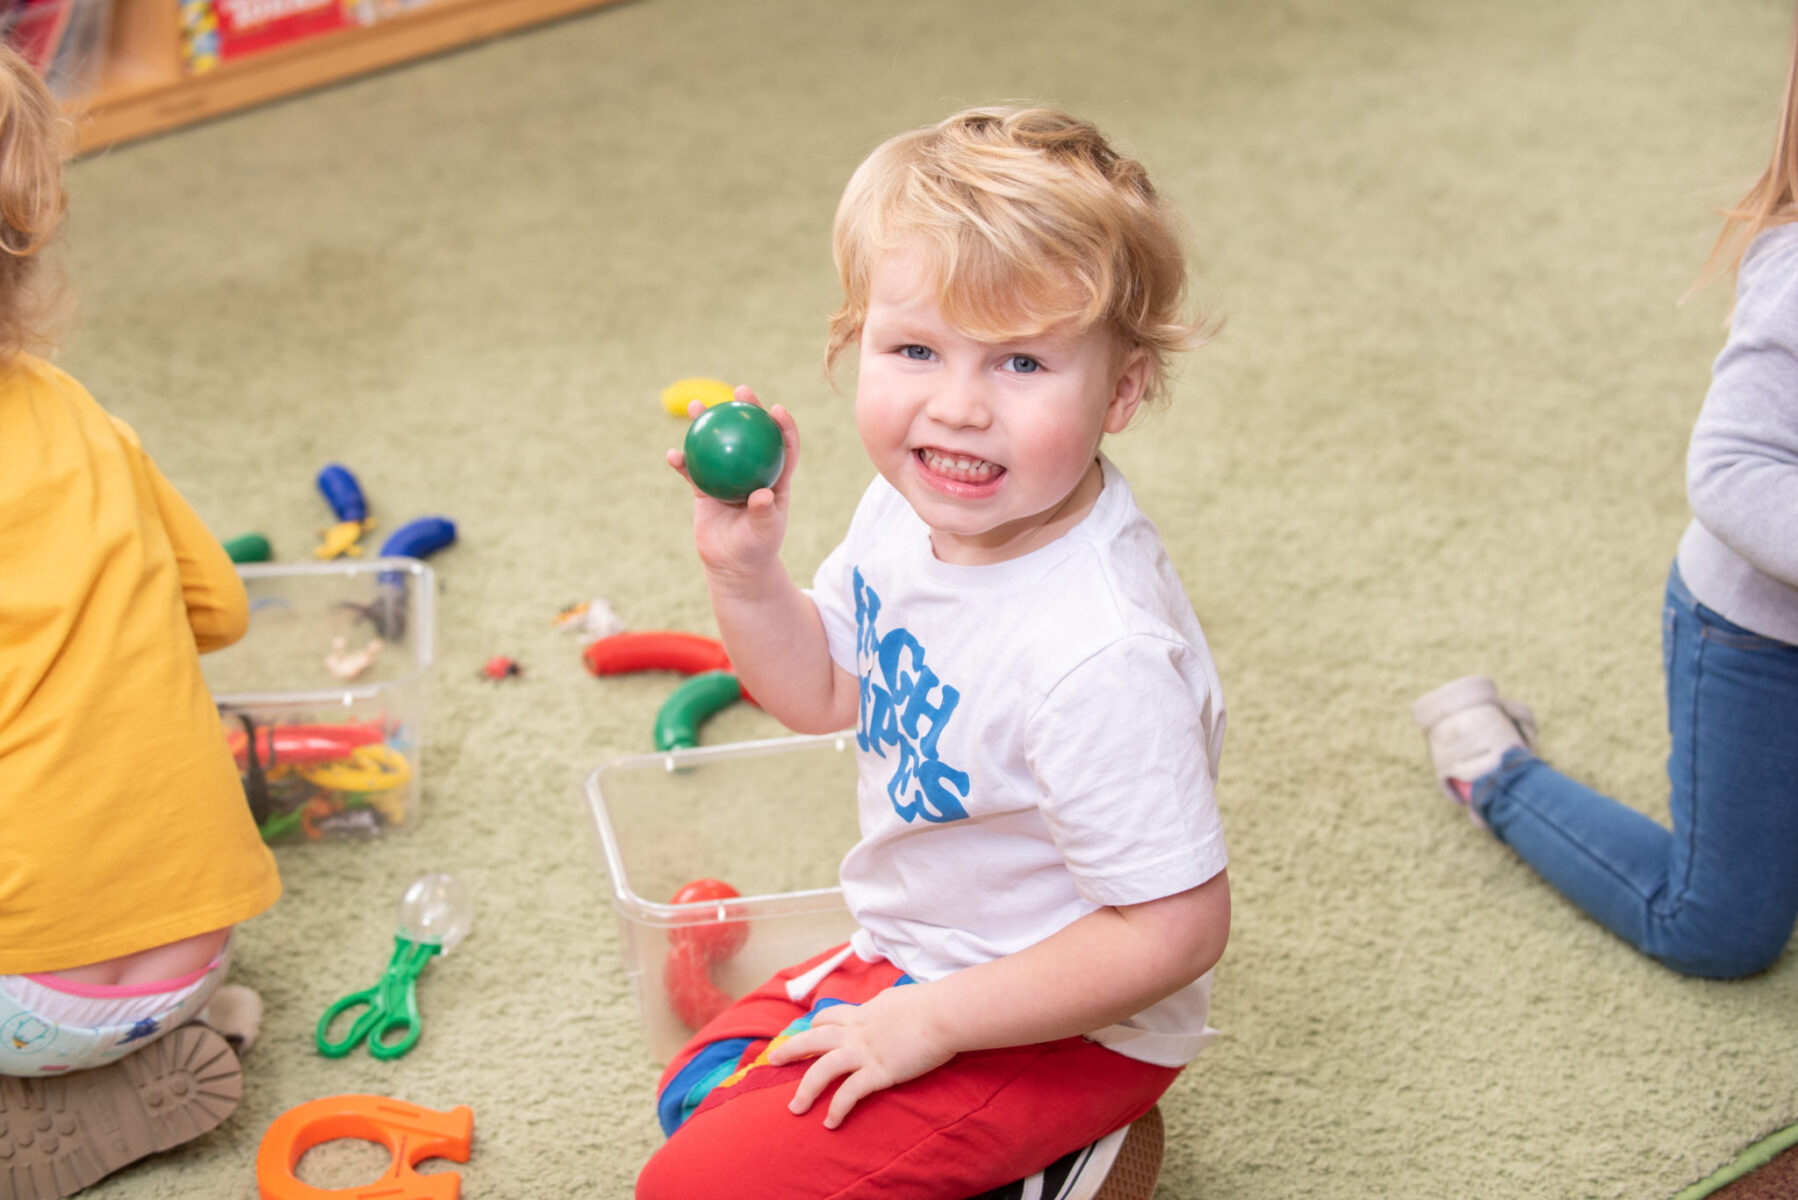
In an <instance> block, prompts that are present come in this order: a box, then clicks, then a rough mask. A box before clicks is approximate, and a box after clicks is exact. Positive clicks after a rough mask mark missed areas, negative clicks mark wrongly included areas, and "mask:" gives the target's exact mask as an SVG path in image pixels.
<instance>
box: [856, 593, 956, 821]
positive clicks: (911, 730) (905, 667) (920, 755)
mask: <svg viewBox="0 0 1798 1200" xmlns="http://www.w3.org/2000/svg"><path fill="white" fill-rule="evenodd" d="M854 585H855V661H856V670H857V673H858V674H859V675H860V676H861V691H862V695H861V706H860V709H861V712H860V718H859V721H858V724H857V727H856V731H855V744H856V745H857V746H859V747H861V748H862V749H863V750H866V751H869V752H871V753H874V754H877V755H879V756H880V757H881V758H886V757H888V754H887V752H888V751H889V750H891V751H893V758H894V759H895V762H894V764H893V775H892V778H891V779H889V780H888V781H887V798H888V799H889V800H891V801H892V802H893V811H894V812H896V813H898V814H899V815H900V816H901V817H903V818H905V819H906V820H907V821H910V820H912V819H914V818H916V817H923V818H924V819H925V820H926V821H939V822H940V821H959V820H962V819H963V818H965V817H966V816H967V815H968V810H967V809H966V808H964V807H962V801H963V800H965V799H967V796H968V773H967V772H966V771H958V770H956V769H955V768H954V767H951V766H950V765H949V764H947V763H945V762H944V761H943V760H942V759H941V758H939V757H937V751H936V743H937V738H938V737H939V736H940V735H941V734H942V732H943V726H945V725H947V724H948V723H949V717H950V716H951V715H952V714H953V713H954V712H955V706H956V705H957V704H959V703H960V702H961V693H960V692H959V691H957V690H956V689H954V688H952V687H950V686H949V685H948V684H946V683H944V682H942V681H941V680H940V679H938V678H937V676H936V672H935V671H933V670H931V669H930V668H929V667H928V666H926V665H925V664H924V647H923V645H921V644H920V643H919V641H918V639H917V638H915V637H913V636H912V634H911V631H910V630H908V629H893V630H889V631H888V632H887V633H886V634H885V636H882V635H881V633H880V631H879V629H878V628H877V627H876V626H875V619H876V618H877V617H879V616H880V594H879V593H878V592H876V591H875V590H874V589H873V588H871V587H869V586H868V585H867V583H866V582H864V581H863V579H862V573H861V570H860V569H859V568H857V569H856V571H855V580H854Z"/></svg>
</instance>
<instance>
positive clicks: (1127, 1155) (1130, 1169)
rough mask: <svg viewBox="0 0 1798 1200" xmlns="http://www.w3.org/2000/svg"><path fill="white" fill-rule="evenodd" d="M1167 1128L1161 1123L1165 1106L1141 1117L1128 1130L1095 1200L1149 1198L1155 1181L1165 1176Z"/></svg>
mask: <svg viewBox="0 0 1798 1200" xmlns="http://www.w3.org/2000/svg"><path fill="white" fill-rule="evenodd" d="M1166 1144H1167V1132H1166V1130H1165V1128H1164V1127H1163V1125H1162V1123H1161V1106H1160V1105H1156V1106H1155V1107H1154V1108H1151V1109H1150V1110H1149V1111H1148V1112H1146V1113H1144V1114H1143V1115H1142V1116H1140V1117H1138V1118H1137V1119H1136V1121H1135V1123H1134V1124H1132V1125H1131V1126H1130V1128H1129V1130H1128V1132H1126V1133H1125V1134H1124V1142H1123V1144H1122V1145H1121V1146H1119V1147H1118V1156H1117V1158H1116V1159H1114V1160H1113V1161H1112V1164H1111V1170H1110V1171H1109V1172H1107V1174H1106V1176H1105V1182H1104V1184H1102V1185H1101V1186H1100V1188H1099V1190H1098V1192H1096V1193H1095V1194H1094V1195H1093V1200H1149V1197H1151V1196H1153V1195H1154V1194H1155V1181H1156V1180H1157V1179H1159V1178H1161V1155H1162V1152H1163V1150H1164V1149H1165V1148H1166Z"/></svg>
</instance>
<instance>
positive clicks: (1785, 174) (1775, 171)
mask: <svg viewBox="0 0 1798 1200" xmlns="http://www.w3.org/2000/svg"><path fill="white" fill-rule="evenodd" d="M1792 221H1798V23H1795V24H1794V26H1793V33H1792V48H1791V53H1790V55H1789V56H1788V61H1787V64H1786V89H1785V101H1784V103H1783V104H1782V105H1781V106H1780V110H1779V131H1778V133H1776V134H1775V135H1774V138H1773V157H1772V159H1771V161H1769V162H1768V163H1767V169H1766V170H1765V171H1762V172H1761V177H1760V178H1759V179H1757V180H1755V181H1754V186H1753V187H1751V188H1749V189H1748V194H1747V195H1745V196H1743V197H1742V198H1741V199H1740V200H1738V201H1736V203H1735V204H1734V205H1733V206H1731V207H1729V208H1726V209H1724V210H1723V229H1722V230H1721V231H1720V232H1719V233H1718V234H1717V240H1716V242H1715V243H1714V244H1713V245H1712V246H1711V252H1710V256H1709V257H1708V258H1706V259H1705V262H1704V267H1703V269H1702V270H1701V271H1699V273H1698V282H1697V283H1695V284H1693V285H1692V291H1694V292H1695V291H1697V290H1698V289H1699V288H1701V287H1703V286H1704V285H1705V284H1707V283H1711V282H1712V281H1714V280H1717V279H1720V278H1722V277H1723V276H1725V275H1728V274H1729V273H1730V272H1731V271H1733V270H1735V269H1736V267H1737V266H1739V265H1740V264H1741V261H1742V255H1744V254H1746V253H1747V252H1748V244H1749V243H1750V242H1752V241H1754V239H1755V235H1757V234H1759V233H1760V232H1761V231H1762V230H1763V229H1766V228H1768V227H1769V226H1773V225H1785V224H1789V223H1790V222H1792ZM1690 294H1691V293H1690V292H1688V293H1687V295H1688V296H1689V295H1690Z"/></svg>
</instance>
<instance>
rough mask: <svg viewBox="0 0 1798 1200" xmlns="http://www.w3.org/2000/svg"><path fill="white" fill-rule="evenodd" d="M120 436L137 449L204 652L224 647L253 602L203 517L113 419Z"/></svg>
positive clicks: (245, 624)
mask: <svg viewBox="0 0 1798 1200" xmlns="http://www.w3.org/2000/svg"><path fill="white" fill-rule="evenodd" d="M110 420H111V421H112V425H113V428H114V429H115V430H117V431H118V434H119V438H120V440H121V441H123V442H124V443H125V444H126V445H127V446H129V447H130V448H131V449H132V450H133V451H135V455H134V457H135V459H136V462H135V464H134V466H135V467H136V469H137V471H138V472H139V475H140V478H141V480H142V486H143V487H144V489H145V490H146V491H147V492H148V494H149V497H150V501H151V503H152V504H153V505H154V506H155V511H156V513H157V514H158V515H159V516H160V517H161V519H162V528H163V531H164V532H165V533H166V534H167V535H168V539H169V547H170V549H171V550H172V551H173V552H174V555H175V566H176V569H177V570H178V571H179V573H180V576H181V598H182V600H183V601H184V602H185V603H186V605H187V623H188V625H189V626H190V627H191V628H192V629H193V631H194V642H195V644H196V645H197V647H198V648H199V651H200V653H201V654H206V653H208V652H210V651H213V650H218V649H222V648H223V647H225V646H229V645H230V644H231V643H233V642H235V641H237V640H238V639H239V638H241V637H242V636H243V635H244V631H245V630H246V629H248V628H249V624H250V603H249V598H248V597H247V596H246V595H245V594H244V587H243V581H242V580H241V579H239V578H238V577H237V567H236V566H235V565H234V564H233V563H232V562H231V556H230V555H228V554H226V553H225V548H224V547H223V546H222V545H220V544H219V540H218V538H216V537H214V536H213V534H212V531H211V530H209V529H207V528H206V525H205V523H204V522H202V521H201V520H200V517H199V514H197V513H195V512H194V510H193V507H192V506H191V505H189V504H188V502H187V501H186V500H185V499H183V498H182V496H181V493H180V492H178V491H176V490H175V488H174V485H172V484H171V483H169V481H168V480H167V479H166V478H165V477H164V476H163V474H162V472H161V471H159V470H157V468H156V464H155V463H154V462H152V461H151V460H150V456H149V455H148V454H146V453H144V449H143V446H142V444H141V443H140V442H139V441H138V439H137V434H136V432H135V431H133V430H132V428H131V427H130V426H129V425H127V424H125V422H123V421H121V420H119V419H118V418H117V417H111V418H110Z"/></svg>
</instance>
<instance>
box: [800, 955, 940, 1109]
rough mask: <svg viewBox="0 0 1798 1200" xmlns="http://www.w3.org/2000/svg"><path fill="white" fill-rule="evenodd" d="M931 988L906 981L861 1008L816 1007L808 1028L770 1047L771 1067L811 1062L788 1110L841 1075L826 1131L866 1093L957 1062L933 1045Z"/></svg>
mask: <svg viewBox="0 0 1798 1200" xmlns="http://www.w3.org/2000/svg"><path fill="white" fill-rule="evenodd" d="M928 986H929V985H927V984H905V985H903V986H900V987H895V988H888V989H887V990H886V991H884V992H882V993H881V994H880V995H878V996H876V997H874V998H873V999H872V1000H869V1001H868V1002H867V1003H865V1004H837V1005H832V1006H831V1007H830V1008H826V1009H821V1010H820V1011H819V1012H818V1013H817V1014H816V1015H814V1016H813V1017H812V1025H811V1028H810V1029H807V1030H806V1031H805V1032H803V1033H799V1034H795V1035H794V1036H793V1037H791V1038H788V1039H787V1040H786V1041H784V1042H782V1043H781V1044H780V1045H778V1046H776V1047H774V1049H773V1050H772V1051H770V1052H769V1054H768V1061H769V1062H771V1063H776V1064H779V1063H789V1062H798V1061H799V1060H801V1059H805V1058H815V1060H816V1061H814V1062H813V1063H812V1065H811V1066H810V1067H809V1068H808V1069H807V1070H806V1072H805V1075H804V1076H803V1077H801V1079H800V1080H799V1088H798V1090H797V1091H795V1092H794V1093H793V1100H792V1102H791V1103H790V1104H788V1105H787V1107H788V1108H790V1109H792V1111H793V1112H794V1113H796V1114H801V1115H802V1114H804V1113H805V1112H807V1111H809V1110H810V1109H811V1107H812V1102H813V1101H814V1100H816V1099H817V1098H818V1097H819V1095H821V1094H822V1093H823V1091H824V1089H825V1088H827V1087H829V1086H830V1083H831V1081H832V1080H834V1079H839V1078H840V1079H842V1081H843V1082H842V1083H841V1084H839V1085H838V1086H837V1091H836V1095H834V1096H832V1097H831V1098H830V1107H829V1108H828V1109H827V1110H826V1111H825V1114H824V1127H825V1128H826V1129H835V1128H836V1127H837V1126H839V1125H841V1124H842V1123H843V1119H844V1118H845V1117H847V1116H848V1115H849V1112H850V1110H851V1109H853V1108H854V1107H855V1106H856V1104H857V1103H858V1102H860V1101H861V1099H862V1098H863V1097H864V1096H867V1095H870V1094H872V1093H874V1092H878V1091H881V1090H882V1089H885V1088H890V1087H892V1086H894V1085H895V1084H900V1083H904V1082H905V1081H906V1080H908V1079H916V1078H917V1077H918V1076H920V1075H924V1074H927V1073H928V1072H930V1071H934V1070H936V1069H937V1068H938V1067H940V1066H942V1065H943V1064H944V1063H946V1062H948V1061H949V1060H950V1059H951V1058H954V1057H955V1051H954V1050H952V1049H950V1048H948V1047H945V1046H942V1045H940V1044H938V1040H937V1033H936V1031H935V1029H934V1028H933V1027H932V1022H931V1020H930V1003H929V998H928V995H927V991H926V989H927V988H928Z"/></svg>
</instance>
